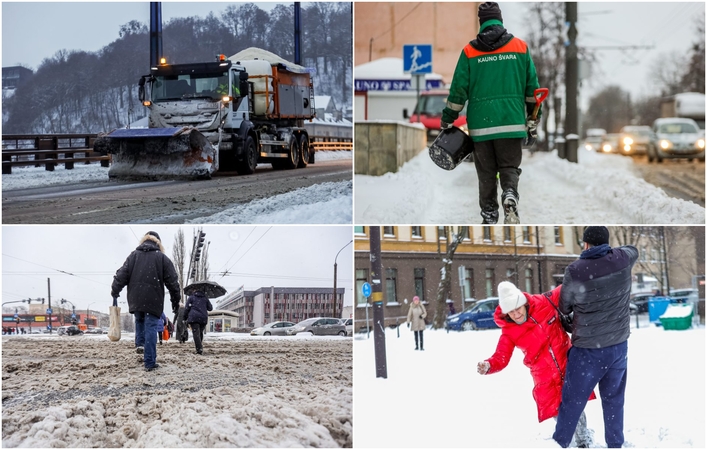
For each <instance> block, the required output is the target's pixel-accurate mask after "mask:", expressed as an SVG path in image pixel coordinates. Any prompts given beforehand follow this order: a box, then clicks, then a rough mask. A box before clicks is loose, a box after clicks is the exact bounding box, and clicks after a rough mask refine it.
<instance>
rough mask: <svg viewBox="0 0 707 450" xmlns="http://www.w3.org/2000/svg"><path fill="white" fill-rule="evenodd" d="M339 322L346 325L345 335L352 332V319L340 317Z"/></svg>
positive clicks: (349, 334)
mask: <svg viewBox="0 0 707 450" xmlns="http://www.w3.org/2000/svg"><path fill="white" fill-rule="evenodd" d="M341 323H343V324H344V326H345V327H346V336H351V335H352V334H353V319H351V318H349V319H341Z"/></svg>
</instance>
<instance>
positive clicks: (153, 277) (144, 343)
mask: <svg viewBox="0 0 707 450" xmlns="http://www.w3.org/2000/svg"><path fill="white" fill-rule="evenodd" d="M125 286H127V287H128V311H129V312H130V314H133V315H134V316H135V350H136V352H137V353H138V354H144V357H143V359H144V362H145V370H146V371H148V372H149V371H151V370H154V369H156V368H158V367H159V364H157V331H158V327H159V320H160V316H162V313H163V311H164V288H165V286H166V287H167V289H168V290H169V295H170V300H171V303H172V311H174V312H176V311H177V308H178V307H179V300H180V298H181V294H180V288H179V278H178V276H177V271H176V270H175V269H174V265H173V264H172V261H170V259H169V258H168V257H167V255H165V253H164V247H162V242H161V241H160V235H159V234H157V233H156V232H154V231H150V232H148V233H147V234H146V235H145V236H143V238H142V239H141V240H140V244H139V245H138V246H137V248H136V249H135V250H134V251H133V252H132V253H130V255H129V256H128V258H127V259H126V260H125V263H124V264H123V266H122V267H121V268H120V269H118V271H117V272H116V273H115V277H113V285H112V286H111V295H112V296H113V298H114V299H115V298H117V297H118V296H119V295H120V291H121V290H122V289H123V288H124V287H125Z"/></svg>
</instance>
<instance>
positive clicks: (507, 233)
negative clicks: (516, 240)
mask: <svg viewBox="0 0 707 450" xmlns="http://www.w3.org/2000/svg"><path fill="white" fill-rule="evenodd" d="M512 240H513V239H512V236H511V227H503V242H511V241H512Z"/></svg>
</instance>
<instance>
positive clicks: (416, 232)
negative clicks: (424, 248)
mask: <svg viewBox="0 0 707 450" xmlns="http://www.w3.org/2000/svg"><path fill="white" fill-rule="evenodd" d="M412 237H414V238H422V227H412Z"/></svg>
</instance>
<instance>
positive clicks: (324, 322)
mask: <svg viewBox="0 0 707 450" xmlns="http://www.w3.org/2000/svg"><path fill="white" fill-rule="evenodd" d="M297 333H310V334H311V335H315V336H336V335H339V336H346V325H344V324H342V323H341V320H340V319H335V318H333V317H312V318H311V319H306V320H303V321H302V322H300V323H298V324H296V325H295V326H294V327H292V328H290V329H289V330H287V334H288V336H293V335H295V334H297Z"/></svg>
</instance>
